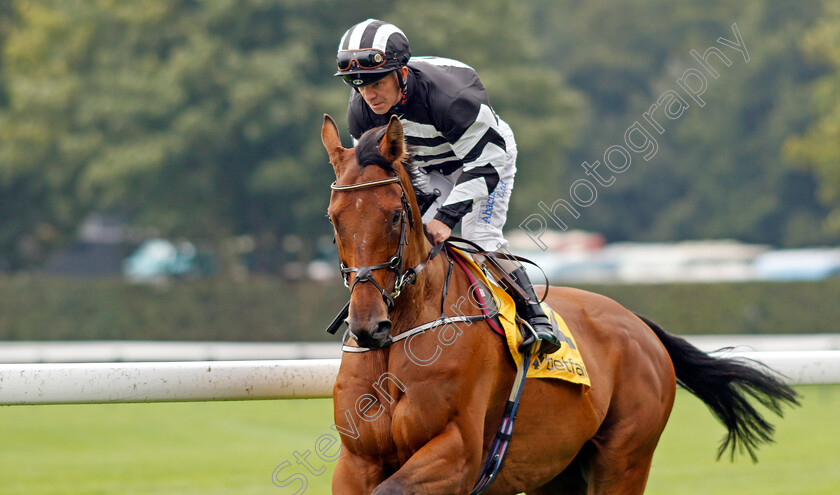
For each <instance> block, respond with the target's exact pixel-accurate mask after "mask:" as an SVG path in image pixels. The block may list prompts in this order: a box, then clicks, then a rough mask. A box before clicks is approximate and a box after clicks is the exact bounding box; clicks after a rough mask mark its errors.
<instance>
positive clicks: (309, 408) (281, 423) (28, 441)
mask: <svg viewBox="0 0 840 495" xmlns="http://www.w3.org/2000/svg"><path fill="white" fill-rule="evenodd" d="M799 391H800V392H801V393H802V395H803V404H804V407H802V408H800V409H796V410H789V411H788V413H787V416H786V418H785V419H784V420H776V421H775V424H776V425H777V434H776V438H777V444H775V445H772V446H766V447H764V448H763V449H761V451H760V452H759V461H760V462H759V463H758V464H755V465H753V464H752V463H751V462H750V460H749V458H739V459H738V460H737V461H736V462H735V463H734V464H732V463H730V462H729V461H728V460H722V461H720V462H716V461H715V452H716V446H717V443H718V441H719V440H720V437H721V435H722V434H723V429H722V427H721V426H720V425H718V424H717V423H716V422H715V420H714V419H713V418H712V416H711V415H710V413H708V412H707V410H706V409H705V406H703V405H702V403H700V402H699V401H698V400H696V399H695V398H693V397H692V396H690V395H689V394H688V393H686V392H684V391H680V392H679V394H678V397H677V404H676V406H675V409H674V414H673V415H672V417H671V421H670V423H669V425H668V428H667V429H666V431H665V434H664V436H663V438H662V441H661V442H660V447H659V449H658V450H657V454H656V457H655V459H654V466H653V469H652V471H651V476H650V481H649V483H648V491H647V493H648V494H661V495H666V494H667V495H672V494H680V495H691V494H703V495H707V494H709V493H714V494H716V495H724V494H733V495H734V494H738V495H750V494H756V495H759V494H760V495H773V494H785V495H792V494H803V495H804V494H807V495H820V494H825V495H829V494H830V495H835V494H836V493H838V487H840V423H838V421H837V411H840V386H825V387H800V388H799ZM331 424H332V405H331V401H329V400H300V401H253V402H214V403H174V404H117V405H89V406H88V405H75V406H12V407H2V408H0V493H2V494H4V495H12V494H27V495H29V494H35V495H38V494H124V493H125V494H223V493H224V494H278V493H281V494H293V493H295V492H296V491H297V492H298V493H299V494H301V493H308V494H327V493H330V488H329V487H330V475H331V472H332V467H333V464H334V463H332V462H326V463H325V462H322V461H321V460H320V459H319V458H318V457H317V456H316V454H315V441H316V440H317V439H318V438H319V437H320V436H321V435H324V434H327V433H330V432H332V430H330V428H329V427H330V425H331ZM307 450H308V451H310V452H311V454H310V455H309V457H308V460H309V461H310V462H311V464H312V467H313V468H315V469H318V468H321V467H322V466H326V468H327V472H326V473H325V474H323V475H322V476H314V475H311V474H308V475H307V479H308V486H307V488H306V490H305V492H304V491H301V489H302V485H301V483H299V482H295V481H293V482H290V483H289V484H288V485H287V486H285V487H277V486H274V485H273V483H272V473H273V471H274V469H275V468H276V467H277V466H278V465H279V464H281V463H282V462H284V461H289V462H290V463H291V467H288V468H286V469H284V470H283V471H282V473H283V476H281V479H286V478H288V477H289V476H291V475H292V473H294V472H295V471H303V468H302V467H301V466H298V465H297V464H296V460H295V458H294V452H295V451H298V452H304V451H307ZM327 453H329V450H328V451H327Z"/></svg>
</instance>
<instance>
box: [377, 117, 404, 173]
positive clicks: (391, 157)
mask: <svg viewBox="0 0 840 495" xmlns="http://www.w3.org/2000/svg"><path fill="white" fill-rule="evenodd" d="M403 139H404V138H403V127H402V123H400V119H399V117H397V116H396V115H391V120H390V121H388V128H387V129H386V130H385V136H383V137H382V142H381V143H379V153H381V154H382V156H384V157H385V158H386V159H387V160H388V161H389V162H391V163H393V162H396V161H401V160H402V158H403V155H404V154H405V142H404V140H403Z"/></svg>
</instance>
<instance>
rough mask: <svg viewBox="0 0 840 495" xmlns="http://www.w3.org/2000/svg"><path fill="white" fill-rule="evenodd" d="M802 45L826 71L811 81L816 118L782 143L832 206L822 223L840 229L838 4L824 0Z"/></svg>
mask: <svg viewBox="0 0 840 495" xmlns="http://www.w3.org/2000/svg"><path fill="white" fill-rule="evenodd" d="M802 48H803V51H804V54H805V56H806V57H807V59H808V60H809V61H810V62H812V63H813V64H814V65H817V66H820V67H826V68H827V69H828V73H827V74H825V75H823V76H822V77H820V78H819V79H817V80H816V81H815V82H814V85H813V96H812V100H811V101H812V104H813V108H814V111H815V113H816V116H817V117H816V119H815V120H814V121H813V122H811V123H810V125H809V126H808V128H807V130H806V131H805V132H804V133H803V134H802V135H799V136H795V137H791V138H790V139H789V140H788V141H787V142H786V143H785V155H786V156H787V157H788V158H790V159H791V160H792V161H793V162H795V163H797V164H799V165H800V166H802V167H803V168H805V169H806V170H812V171H813V172H814V173H815V174H816V175H817V177H818V179H819V186H820V187H819V197H820V199H821V200H822V201H823V203H824V204H826V205H827V206H829V207H831V208H832V210H831V215H830V216H829V217H828V221H827V222H826V223H825V225H824V227H825V228H827V229H830V230H831V231H832V232H834V233H840V4H838V3H837V2H831V1H826V2H824V15H823V16H822V17H821V19H820V21H819V22H818V23H817V24H816V25H815V26H814V27H812V28H811V29H810V30H809V31H808V32H807V33H805V34H804V36H803V41H802Z"/></svg>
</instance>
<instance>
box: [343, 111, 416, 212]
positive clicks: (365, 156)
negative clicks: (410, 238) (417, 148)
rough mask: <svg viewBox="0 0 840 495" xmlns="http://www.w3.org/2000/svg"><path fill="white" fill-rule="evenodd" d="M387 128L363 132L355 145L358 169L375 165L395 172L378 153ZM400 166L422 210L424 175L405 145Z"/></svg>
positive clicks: (409, 148) (392, 166)
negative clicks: (409, 179)
mask: <svg viewBox="0 0 840 495" xmlns="http://www.w3.org/2000/svg"><path fill="white" fill-rule="evenodd" d="M387 128H388V126H387V125H383V126H381V127H374V128H373V129H370V130H368V131H365V133H364V134H362V137H360V138H359V142H358V143H357V144H356V161H357V162H358V163H359V166H360V167H367V166H369V165H375V166H377V167H380V168H381V169H383V170H385V171H386V172H396V170H395V169H394V165H393V164H392V163H391V162H390V161H388V159H387V158H385V157H384V156H382V154H381V153H380V152H379V143H381V142H382V138H383V137H384V136H385V130H386V129H387ZM401 164H402V166H403V168H405V170H406V172H408V176H409V178H411V185H412V187H413V188H414V193H415V195H416V196H417V200H418V202H419V203H420V206H421V209H424V208H423V206H424V205H423V202H424V201H423V199H421V198H423V197H424V196H427V194H426V193H424V192H423V189H422V187H421V185H422V184H423V183H424V178H425V175H424V174H423V173H422V172H420V169H419V167H418V166H417V165H416V163H415V162H414V153H413V150H412V149H411V147H409V146H408V145H406V154H405V155H404V156H403V159H402V163H401Z"/></svg>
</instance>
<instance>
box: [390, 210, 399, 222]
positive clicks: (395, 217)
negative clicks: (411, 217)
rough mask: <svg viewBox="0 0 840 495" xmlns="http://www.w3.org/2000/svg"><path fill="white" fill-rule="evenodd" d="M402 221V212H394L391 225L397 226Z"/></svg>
mask: <svg viewBox="0 0 840 495" xmlns="http://www.w3.org/2000/svg"><path fill="white" fill-rule="evenodd" d="M401 219H402V210H397V211H395V212H394V216H393V217H392V218H391V224H393V225H397V224H398V223H400V220H401Z"/></svg>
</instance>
